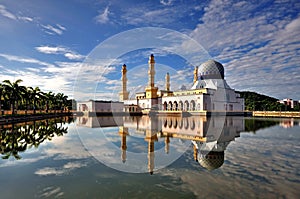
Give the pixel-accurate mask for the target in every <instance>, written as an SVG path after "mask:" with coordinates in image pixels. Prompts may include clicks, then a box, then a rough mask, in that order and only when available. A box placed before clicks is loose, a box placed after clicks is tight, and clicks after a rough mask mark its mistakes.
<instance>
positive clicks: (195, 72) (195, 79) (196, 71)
mask: <svg viewBox="0 0 300 199" xmlns="http://www.w3.org/2000/svg"><path fill="white" fill-rule="evenodd" d="M196 81H198V66H196V67H195V70H194V84H195V83H196Z"/></svg>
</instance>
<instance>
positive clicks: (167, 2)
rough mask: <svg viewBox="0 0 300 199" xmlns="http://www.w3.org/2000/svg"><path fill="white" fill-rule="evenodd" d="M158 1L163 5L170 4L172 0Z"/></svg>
mask: <svg viewBox="0 0 300 199" xmlns="http://www.w3.org/2000/svg"><path fill="white" fill-rule="evenodd" d="M160 3H161V4H162V5H164V6H169V5H172V3H173V0H160Z"/></svg>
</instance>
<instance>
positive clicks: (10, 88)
mask: <svg viewBox="0 0 300 199" xmlns="http://www.w3.org/2000/svg"><path fill="white" fill-rule="evenodd" d="M22 81H23V80H21V79H18V80H16V81H15V82H11V81H9V80H4V81H3V83H4V84H3V85H4V90H5V95H6V98H7V99H9V101H10V105H11V111H12V114H15V108H16V106H18V103H19V100H21V99H22V93H23V92H25V89H26V87H25V86H20V85H19V83H21V82H22Z"/></svg>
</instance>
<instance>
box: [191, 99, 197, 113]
mask: <svg viewBox="0 0 300 199" xmlns="http://www.w3.org/2000/svg"><path fill="white" fill-rule="evenodd" d="M195 108H196V103H195V101H194V100H192V101H191V108H190V110H191V111H194V110H195Z"/></svg>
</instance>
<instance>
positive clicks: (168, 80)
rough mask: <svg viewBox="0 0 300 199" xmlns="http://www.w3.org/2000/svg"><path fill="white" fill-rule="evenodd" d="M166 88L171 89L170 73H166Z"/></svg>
mask: <svg viewBox="0 0 300 199" xmlns="http://www.w3.org/2000/svg"><path fill="white" fill-rule="evenodd" d="M166 90H167V91H170V75H169V73H167V74H166Z"/></svg>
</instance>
